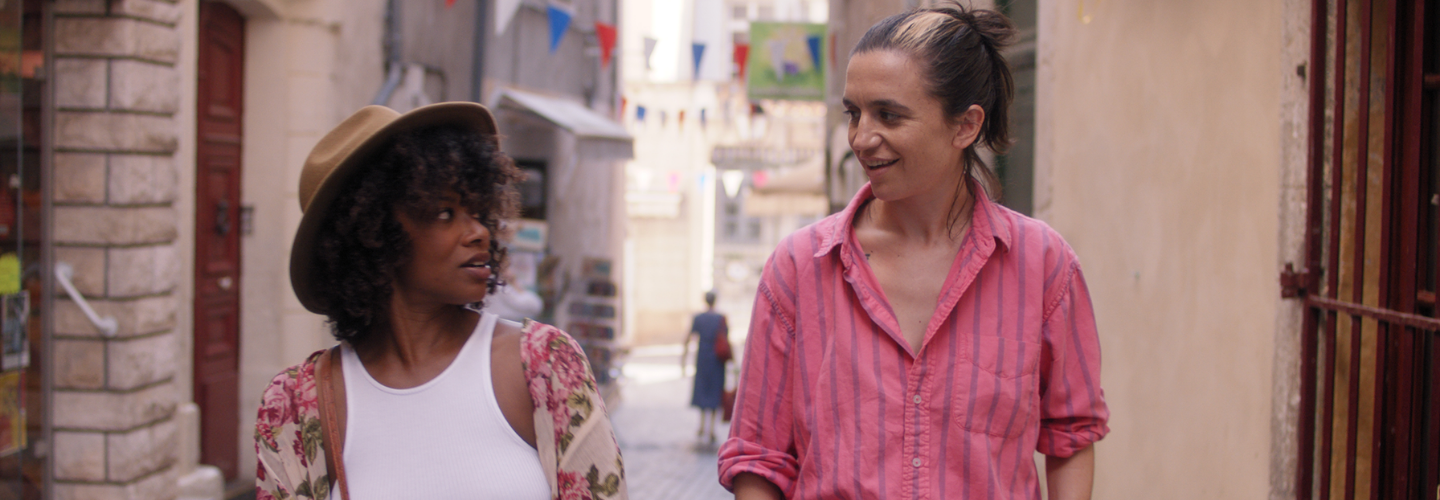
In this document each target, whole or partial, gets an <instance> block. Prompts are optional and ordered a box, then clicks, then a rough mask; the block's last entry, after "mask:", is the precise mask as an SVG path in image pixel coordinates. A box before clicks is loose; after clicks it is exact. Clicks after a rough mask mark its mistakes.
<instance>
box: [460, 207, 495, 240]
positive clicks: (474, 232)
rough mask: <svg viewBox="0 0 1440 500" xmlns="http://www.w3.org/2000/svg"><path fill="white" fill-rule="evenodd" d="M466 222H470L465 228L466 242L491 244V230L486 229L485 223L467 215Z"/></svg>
mask: <svg viewBox="0 0 1440 500" xmlns="http://www.w3.org/2000/svg"><path fill="white" fill-rule="evenodd" d="M465 220H467V221H470V222H469V224H468V225H467V226H466V228H465V231H466V232H465V241H467V242H470V243H485V244H489V241H490V228H488V227H485V223H483V222H481V221H480V219H478V218H475V217H472V216H470V215H469V214H466V217H465Z"/></svg>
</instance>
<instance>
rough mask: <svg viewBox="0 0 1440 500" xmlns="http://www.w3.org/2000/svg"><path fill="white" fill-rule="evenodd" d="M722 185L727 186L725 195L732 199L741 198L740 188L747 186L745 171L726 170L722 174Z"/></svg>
mask: <svg viewBox="0 0 1440 500" xmlns="http://www.w3.org/2000/svg"><path fill="white" fill-rule="evenodd" d="M720 185H722V186H725V194H726V195H727V196H729V197H731V198H734V197H736V196H740V187H741V186H744V185H745V171H744V170H725V171H723V172H720Z"/></svg>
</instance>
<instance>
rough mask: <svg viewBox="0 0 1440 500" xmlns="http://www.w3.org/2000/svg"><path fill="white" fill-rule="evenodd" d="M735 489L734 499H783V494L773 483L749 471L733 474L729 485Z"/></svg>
mask: <svg viewBox="0 0 1440 500" xmlns="http://www.w3.org/2000/svg"><path fill="white" fill-rule="evenodd" d="M730 486H731V487H732V488H733V489H734V490H735V500H784V499H785V494H784V493H782V492H781V491H780V488H777V487H776V486H775V484H774V483H771V482H770V481H767V480H765V478H763V477H760V476H758V475H755V474H751V473H749V472H741V473H739V474H736V475H735V482H734V483H732V484H731V485H730Z"/></svg>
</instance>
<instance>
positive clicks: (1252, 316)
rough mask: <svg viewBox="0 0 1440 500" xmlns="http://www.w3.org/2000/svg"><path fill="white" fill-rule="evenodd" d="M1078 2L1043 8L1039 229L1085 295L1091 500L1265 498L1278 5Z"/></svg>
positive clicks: (1276, 200) (1277, 143)
mask: <svg viewBox="0 0 1440 500" xmlns="http://www.w3.org/2000/svg"><path fill="white" fill-rule="evenodd" d="M1077 4H1078V0H1075V1H1063V2H1042V4H1041V6H1040V20H1039V23H1040V36H1039V43H1040V51H1039V62H1038V64H1039V77H1038V82H1037V106H1036V108H1037V110H1038V116H1037V117H1036V123H1037V128H1038V130H1037V136H1038V140H1037V146H1036V160H1037V161H1036V170H1037V171H1036V180H1037V182H1036V212H1037V215H1038V216H1039V217H1040V218H1042V219H1044V220H1046V221H1048V222H1049V223H1050V224H1051V225H1053V226H1054V227H1055V228H1056V229H1058V230H1059V231H1060V233H1061V234H1063V235H1064V236H1065V238H1066V239H1067V240H1068V241H1069V242H1070V243H1071V244H1072V245H1073V246H1074V248H1075V251H1076V252H1077V253H1078V254H1079V256H1080V260H1081V262H1082V265H1083V266H1084V269H1085V274H1086V278H1087V280H1088V283H1089V287H1090V291H1091V292H1092V294H1093V295H1094V301H1095V307H1096V315H1097V318H1098V320H1099V326H1100V332H1101V343H1102V348H1103V352H1104V369H1103V376H1102V377H1103V378H1102V380H1103V385H1104V387H1105V393H1106V399H1107V400H1108V401H1109V403H1110V408H1111V411H1112V414H1113V419H1112V421H1111V423H1110V426H1111V429H1112V433H1111V435H1110V436H1109V437H1108V438H1106V439H1105V440H1104V441H1102V442H1101V443H1100V444H1099V446H1098V448H1097V450H1098V466H1097V471H1096V487H1095V497H1096V498H1181V499H1183V498H1260V497H1265V496H1267V495H1268V494H1269V493H1270V487H1271V485H1270V474H1269V470H1270V467H1271V463H1270V457H1271V436H1272V425H1271V419H1272V394H1273V391H1272V381H1273V380H1274V379H1275V378H1276V377H1278V376H1279V375H1277V374H1276V373H1275V372H1274V366H1275V365H1274V363H1275V361H1274V359H1275V355H1276V349H1277V346H1276V339H1277V334H1276V328H1277V325H1280V324H1281V323H1279V322H1277V303H1278V297H1279V287H1278V284H1277V281H1276V275H1277V265H1276V264H1277V255H1279V249H1278V248H1277V245H1278V244H1279V238H1278V237H1277V235H1278V234H1280V222H1279V221H1280V217H1279V215H1280V213H1279V212H1280V210H1279V208H1280V207H1281V198H1280V195H1281V193H1282V190H1281V187H1282V186H1281V167H1280V164H1281V161H1282V143H1283V140H1282V135H1281V134H1282V126H1281V125H1280V123H1279V120H1278V118H1279V117H1280V115H1281V109H1282V106H1281V102H1282V97H1281V92H1282V75H1283V73H1284V72H1285V71H1289V72H1291V73H1293V72H1294V67H1293V65H1292V66H1291V67H1290V68H1289V69H1288V70H1287V69H1285V68H1283V67H1282V64H1281V63H1282V56H1281V47H1282V31H1283V30H1284V29H1285V23H1283V22H1282V16H1283V15H1286V12H1287V11H1286V8H1285V7H1283V6H1282V4H1279V3H1258V4H1257V3H1250V2H1240V1H1234V0H1222V1H1218V2H1206V3H1183V2H1149V1H1144V0H1110V1H1105V2H1092V1H1084V3H1083V5H1077ZM1284 130H1289V129H1284ZM1287 179H1288V178H1287ZM1289 184H1290V181H1289V180H1287V186H1288V185H1289Z"/></svg>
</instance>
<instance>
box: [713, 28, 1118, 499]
mask: <svg viewBox="0 0 1440 500" xmlns="http://www.w3.org/2000/svg"><path fill="white" fill-rule="evenodd" d="M1013 35H1014V28H1013V27H1012V26H1011V24H1010V21H1009V20H1008V19H1006V18H1005V17H1004V16H1002V15H1000V14H998V13H995V12H991V11H985V10H969V9H966V8H964V7H961V6H960V5H959V4H951V5H947V6H940V7H937V8H928V9H918V10H914V11H911V12H907V13H904V14H899V15H896V16H892V17H889V18H886V19H885V20H883V21H881V22H880V23H878V24H876V25H875V26H873V27H871V28H870V29H869V31H867V32H866V33H865V35H864V36H863V37H861V39H860V42H859V43H858V44H857V45H856V47H855V49H854V50H853V51H852V52H851V56H850V62H849V66H848V68H847V69H846V73H845V91H844V98H843V99H842V101H841V103H842V104H843V106H844V109H845V115H846V116H847V117H848V121H849V136H848V139H849V142H850V148H851V149H852V150H854V152H855V157H856V158H857V159H858V160H859V161H860V164H861V165H862V167H863V168H864V170H865V175H866V177H868V178H869V180H870V182H869V183H868V184H866V185H865V186H864V187H862V188H861V189H860V191H859V192H858V193H856V194H855V197H854V198H853V199H852V200H851V201H850V204H849V205H848V206H847V207H846V208H845V210H844V211H842V212H840V213H837V214H835V215H832V216H829V217H827V218H825V219H823V220H821V221H819V222H817V223H815V224H812V225H810V226H808V227H806V228H804V229H801V230H799V231H797V232H795V233H794V234H791V235H790V236H788V237H786V238H785V240H783V241H782V242H781V243H780V245H779V246H778V247H777V248H776V249H775V253H774V254H773V255H772V256H771V257H770V260H769V262H767V263H766V264H765V271H764V273H763V275H762V277H761V281H760V284H759V287H758V293H756V296H755V309H754V313H753V316H752V317H753V319H752V320H751V323H750V329H749V333H748V342H746V347H745V350H746V352H745V362H744V365H743V367H742V369H741V373H740V382H739V384H738V385H739V394H738V397H737V398H736V407H735V422H734V423H733V424H732V425H731V428H730V439H729V440H727V441H726V442H725V444H724V445H722V446H721V447H720V463H719V472H720V483H721V484H722V485H724V486H726V487H728V488H731V490H732V491H734V492H735V497H736V498H737V499H740V500H752V499H775V498H790V499H806V500H809V499H817V500H818V499H831V498H930V499H948V498H975V499H980V498H988V499H1018V498H1025V499H1032V498H1033V499H1038V498H1040V497H1041V495H1040V493H1041V492H1040V482H1041V481H1040V473H1039V471H1037V467H1036V465H1035V459H1034V454H1035V452H1037V451H1038V452H1040V453H1043V454H1045V455H1046V458H1045V481H1046V484H1047V485H1048V488H1049V495H1048V498H1050V499H1051V500H1084V499H1088V498H1090V491H1091V481H1092V477H1093V475H1094V447H1093V446H1092V444H1093V443H1094V442H1096V441H1099V440H1100V439H1101V438H1102V437H1104V436H1105V434H1106V433H1107V432H1108V431H1109V428H1108V427H1107V426H1106V422H1107V421H1108V419H1109V414H1110V412H1109V410H1108V409H1107V407H1106V405H1105V398H1104V392H1103V391H1102V390H1101V388H1100V342H1099V338H1098V335H1097V332H1096V328H1095V315H1094V311H1093V310H1092V306H1091V302H1090V294H1089V291H1087V289H1086V287H1085V278H1084V275H1083V274H1082V273H1081V272H1080V262H1079V259H1078V258H1077V257H1076V255H1075V252H1074V251H1072V250H1071V248H1070V246H1069V245H1067V244H1066V243H1065V240H1064V239H1062V238H1061V237H1060V235H1059V233H1057V232H1055V230H1053V229H1051V228H1050V227H1049V226H1047V225H1045V223H1044V222H1040V221H1037V220H1035V219H1031V218H1029V217H1026V216H1024V215H1021V214H1018V213H1015V212H1014V211H1011V210H1009V209H1007V208H1005V207H1003V206H1001V205H999V204H998V203H995V201H994V200H993V199H992V198H998V197H999V187H998V185H997V184H998V183H997V182H996V181H995V176H994V175H993V173H991V172H990V170H989V167H987V166H986V165H985V163H984V161H983V160H982V159H981V157H980V154H979V153H978V152H977V150H978V149H979V148H980V147H982V146H983V147H988V149H991V150H993V151H998V152H1004V150H1005V148H1006V147H1007V146H1008V145H1009V144H1010V139H1009V136H1008V134H1007V131H1006V122H1007V118H1006V113H1007V111H1008V107H1009V106H1010V101H1011V99H1012V97H1013V95H1014V92H1015V86H1014V81H1013V80H1012V77H1011V75H1010V69H1009V67H1008V66H1007V65H1006V63H1005V59H1004V58H1003V57H1002V55H1001V54H1002V53H1003V52H1002V51H1003V49H1004V45H1005V44H1006V43H1007V41H1008V40H1009V39H1010V38H1011V37H1012V36H1013Z"/></svg>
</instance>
